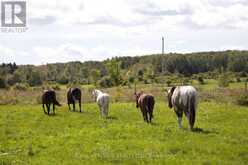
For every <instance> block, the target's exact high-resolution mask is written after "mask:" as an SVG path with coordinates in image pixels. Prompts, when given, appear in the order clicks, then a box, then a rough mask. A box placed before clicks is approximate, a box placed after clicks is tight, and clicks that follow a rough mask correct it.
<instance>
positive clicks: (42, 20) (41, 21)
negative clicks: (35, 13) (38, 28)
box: [29, 16, 56, 25]
mask: <svg viewBox="0 0 248 165" xmlns="http://www.w3.org/2000/svg"><path fill="white" fill-rule="evenodd" d="M55 22H56V17H54V16H44V17H36V18H34V17H31V18H30V20H29V23H31V24H34V25H48V24H52V23H55Z"/></svg>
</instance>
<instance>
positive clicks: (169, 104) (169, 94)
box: [167, 87, 176, 108]
mask: <svg viewBox="0 0 248 165" xmlns="http://www.w3.org/2000/svg"><path fill="white" fill-rule="evenodd" d="M175 89H176V87H172V88H171V89H169V90H168V91H167V94H168V106H169V107H170V108H172V101H171V97H172V95H173V92H174V90H175Z"/></svg>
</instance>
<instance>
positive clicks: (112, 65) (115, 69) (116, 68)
mask: <svg viewBox="0 0 248 165" xmlns="http://www.w3.org/2000/svg"><path fill="white" fill-rule="evenodd" d="M120 64H121V63H120V62H119V61H117V59H112V60H110V61H109V62H108V63H107V64H106V66H107V69H108V73H109V75H110V77H111V79H112V80H113V81H114V84H115V85H116V86H118V85H120V84H121V80H122V79H121V73H120Z"/></svg>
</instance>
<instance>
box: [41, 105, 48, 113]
mask: <svg viewBox="0 0 248 165" xmlns="http://www.w3.org/2000/svg"><path fill="white" fill-rule="evenodd" d="M42 107H43V111H44V113H45V114H47V112H46V109H45V104H42Z"/></svg>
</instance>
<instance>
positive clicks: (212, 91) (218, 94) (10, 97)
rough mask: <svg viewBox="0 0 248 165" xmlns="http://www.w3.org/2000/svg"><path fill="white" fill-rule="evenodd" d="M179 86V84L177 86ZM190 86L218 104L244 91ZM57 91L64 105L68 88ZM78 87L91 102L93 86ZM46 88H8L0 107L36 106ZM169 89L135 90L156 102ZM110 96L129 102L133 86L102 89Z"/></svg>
mask: <svg viewBox="0 0 248 165" xmlns="http://www.w3.org/2000/svg"><path fill="white" fill-rule="evenodd" d="M177 85H181V84H177ZM192 85H193V86H195V87H196V88H197V90H198V91H199V93H200V97H201V98H202V99H203V100H215V101H216V100H217V101H218V102H230V101H231V102H233V101H234V100H235V97H236V96H239V94H240V92H241V91H244V82H234V83H230V84H229V87H227V88H220V87H218V82H217V80H213V79H206V80H205V84H203V85H201V84H199V83H197V82H196V81H193V82H192ZM51 86H55V87H56V88H58V89H55V90H56V92H57V97H58V101H59V102H61V103H64V104H65V103H66V92H67V89H68V87H67V86H65V85H56V84H55V85H51ZM75 86H79V87H80V88H81V90H82V93H83V96H82V101H83V102H84V103H91V102H93V101H94V100H93V98H92V95H91V92H92V89H94V88H95V87H94V86H93V85H75ZM45 88H46V86H40V87H30V88H28V89H26V90H15V89H12V88H10V89H9V90H4V89H2V90H0V105H6V104H37V103H40V102H41V94H42V92H43V90H44V89H45ZM166 88H169V87H168V86H167V85H166V84H137V90H142V91H144V92H148V93H152V94H153V95H154V96H155V97H156V100H160V101H164V100H166V93H165V89H166ZM102 90H103V91H105V92H108V93H109V94H110V95H111V101H112V102H130V101H133V100H134V97H133V96H134V95H133V94H134V85H130V86H119V87H112V88H104V89H102ZM223 96H225V97H223Z"/></svg>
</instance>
